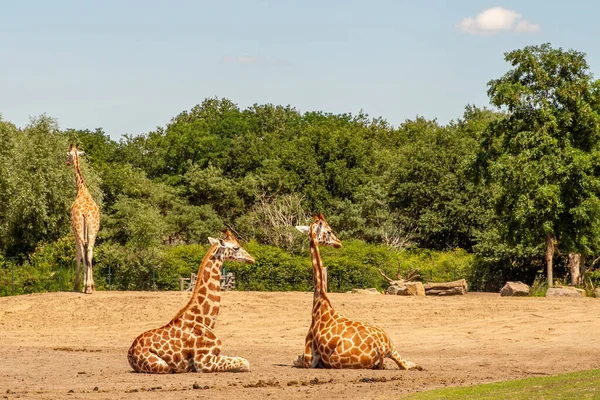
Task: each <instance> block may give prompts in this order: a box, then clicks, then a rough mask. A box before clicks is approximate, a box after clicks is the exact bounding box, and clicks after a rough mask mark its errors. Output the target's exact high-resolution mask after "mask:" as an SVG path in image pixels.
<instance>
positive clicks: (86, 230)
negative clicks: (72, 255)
mask: <svg viewBox="0 0 600 400" xmlns="http://www.w3.org/2000/svg"><path fill="white" fill-rule="evenodd" d="M89 247H90V235H89V227H88V224H87V220H86V218H85V215H84V216H83V259H84V261H85V265H91V263H90V261H91V260H89V259H88V249H89Z"/></svg>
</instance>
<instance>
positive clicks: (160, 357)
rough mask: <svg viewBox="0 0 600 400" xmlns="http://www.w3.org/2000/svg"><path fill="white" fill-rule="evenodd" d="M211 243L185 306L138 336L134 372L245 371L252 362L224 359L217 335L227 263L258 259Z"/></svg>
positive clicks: (233, 246)
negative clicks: (222, 280) (222, 281)
mask: <svg viewBox="0 0 600 400" xmlns="http://www.w3.org/2000/svg"><path fill="white" fill-rule="evenodd" d="M225 235H226V238H225V239H214V238H210V237H209V238H208V240H209V241H210V243H211V244H212V246H211V247H210V248H209V249H208V252H207V253H206V255H205V256H204V259H203V260H202V264H201V265H200V268H199V269H198V280H197V281H196V285H195V286H194V291H193V293H192V296H191V298H190V300H189V301H188V303H187V305H186V306H185V307H183V308H182V309H181V310H179V312H178V313H177V315H175V317H174V318H173V319H172V320H171V321H170V322H169V323H167V324H166V325H163V326H161V327H159V328H156V329H151V330H149V331H147V332H144V333H142V334H141V335H139V336H138V337H137V338H136V339H135V340H134V341H133V343H132V344H131V347H130V348H129V352H128V354H127V359H128V360H129V365H131V368H133V369H134V370H135V371H136V372H146V373H155V374H167V373H176V372H224V371H229V372H247V371H249V370H250V363H249V362H248V360H246V359H244V358H241V357H228V356H223V355H221V354H220V353H221V340H220V339H218V338H217V337H216V335H215V334H214V332H213V328H214V326H215V322H216V319H217V314H218V313H219V307H220V302H221V287H220V280H221V265H222V264H223V260H233V261H238V262H244V263H248V264H253V263H254V258H252V256H251V255H250V254H248V252H246V250H244V249H243V248H242V247H241V246H240V244H239V243H238V241H237V240H236V239H235V238H234V237H233V236H232V235H231V232H229V231H227V232H226V233H225Z"/></svg>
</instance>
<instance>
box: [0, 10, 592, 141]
mask: <svg viewBox="0 0 600 400" xmlns="http://www.w3.org/2000/svg"><path fill="white" fill-rule="evenodd" d="M489 9H492V10H491V11H489ZM485 10H488V12H487V13H484V14H482V15H480V16H479V17H477V16H478V14H480V13H482V12H484V11H485ZM599 11H600V3H597V2H593V1H577V0H572V1H569V2H558V1H550V0H548V1H538V0H529V1H526V2H525V1H496V2H492V1H485V0H477V1H475V0H462V1H461V0H454V1H450V0H447V1H442V0H421V1H417V0H414V1H402V0H371V1H369V2H367V1H364V0H363V1H353V0H343V1H342V0H329V1H327V0H321V1H313V0H299V1H291V0H229V1H228V0H222V1H220V2H217V1H201V0H198V1H177V0H172V1H152V0H144V1H138V0H121V1H112V0H103V1H96V0H93V1H80V0H71V1H67V0H53V1H47V0H37V1H35V0H20V1H9V0H0V56H1V59H0V60H1V62H0V113H1V114H2V117H3V119H5V120H9V121H12V122H14V123H15V124H17V125H18V126H24V125H26V124H27V122H28V121H29V118H30V117H32V116H37V115H40V114H42V113H46V114H48V115H49V116H51V117H54V118H56V119H57V120H58V123H59V125H60V127H61V128H82V129H83V128H89V129H94V128H97V127H102V128H103V129H104V130H105V131H106V132H107V133H108V134H110V135H111V137H112V138H113V139H118V138H120V137H121V135H123V134H125V133H129V134H134V135H135V134H140V133H143V132H148V131H150V130H153V129H155V128H156V126H164V125H165V124H166V123H168V122H169V120H170V119H171V118H172V117H173V116H175V115H177V114H178V113H180V112H181V111H183V110H188V109H190V108H192V107H193V106H194V105H196V104H199V103H201V102H202V100H204V99H205V98H207V97H219V98H222V97H225V98H228V99H230V100H232V101H233V102H235V103H237V104H238V105H239V106H240V107H241V108H245V107H247V106H250V105H252V104H253V103H259V104H264V103H273V104H282V105H288V104H289V105H291V106H293V107H296V108H297V109H299V110H300V111H310V110H320V111H326V112H332V113H343V112H350V113H357V112H359V111H360V110H361V109H362V110H364V112H366V113H368V114H369V115H370V116H372V117H379V116H381V117H383V118H385V119H386V120H388V121H389V122H390V123H391V124H393V125H398V124H400V123H402V122H403V121H405V120H406V119H412V118H415V117H416V116H417V115H421V116H424V117H426V118H437V119H438V121H440V122H441V123H446V122H448V121H449V120H451V119H456V118H458V117H460V116H461V115H462V112H463V110H464V106H465V105H466V104H469V103H472V104H476V105H487V104H488V98H487V95H486V90H487V87H486V83H487V82H488V81H489V80H490V79H494V78H498V77H500V76H501V75H502V74H504V73H505V72H506V71H507V70H508V68H509V66H508V64H506V63H505V62H504V60H503V53H504V52H506V51H510V50H514V49H517V48H521V47H524V46H526V45H535V44H541V43H544V42H550V43H551V44H552V45H553V46H555V47H559V46H560V47H563V48H574V49H576V50H579V51H583V52H585V53H586V54H587V60H588V63H589V64H590V65H591V68H592V71H593V72H594V73H595V76H596V77H597V78H600V73H599V69H600V47H599V46H598V45H597V43H595V41H596V39H597V38H598V37H600V24H598V23H597V15H598V12H599ZM469 18H470V19H469Z"/></svg>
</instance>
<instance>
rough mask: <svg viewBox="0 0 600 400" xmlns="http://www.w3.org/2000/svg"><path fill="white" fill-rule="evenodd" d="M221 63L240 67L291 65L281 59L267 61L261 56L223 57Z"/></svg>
mask: <svg viewBox="0 0 600 400" xmlns="http://www.w3.org/2000/svg"><path fill="white" fill-rule="evenodd" d="M221 60H222V62H224V63H226V64H241V65H252V64H258V65H274V66H278V67H285V66H289V65H291V63H290V62H289V61H287V60H283V59H279V58H276V59H272V60H271V59H267V58H266V57H261V56H223V57H222V59H221Z"/></svg>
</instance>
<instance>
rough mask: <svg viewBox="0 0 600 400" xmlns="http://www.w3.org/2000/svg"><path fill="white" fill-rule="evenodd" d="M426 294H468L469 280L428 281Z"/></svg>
mask: <svg viewBox="0 0 600 400" xmlns="http://www.w3.org/2000/svg"><path fill="white" fill-rule="evenodd" d="M424 286H425V294H426V295H428V296H454V295H461V294H467V292H468V288H467V281H466V280H464V279H459V280H457V281H452V282H436V283H426V284H425V285H424Z"/></svg>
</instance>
